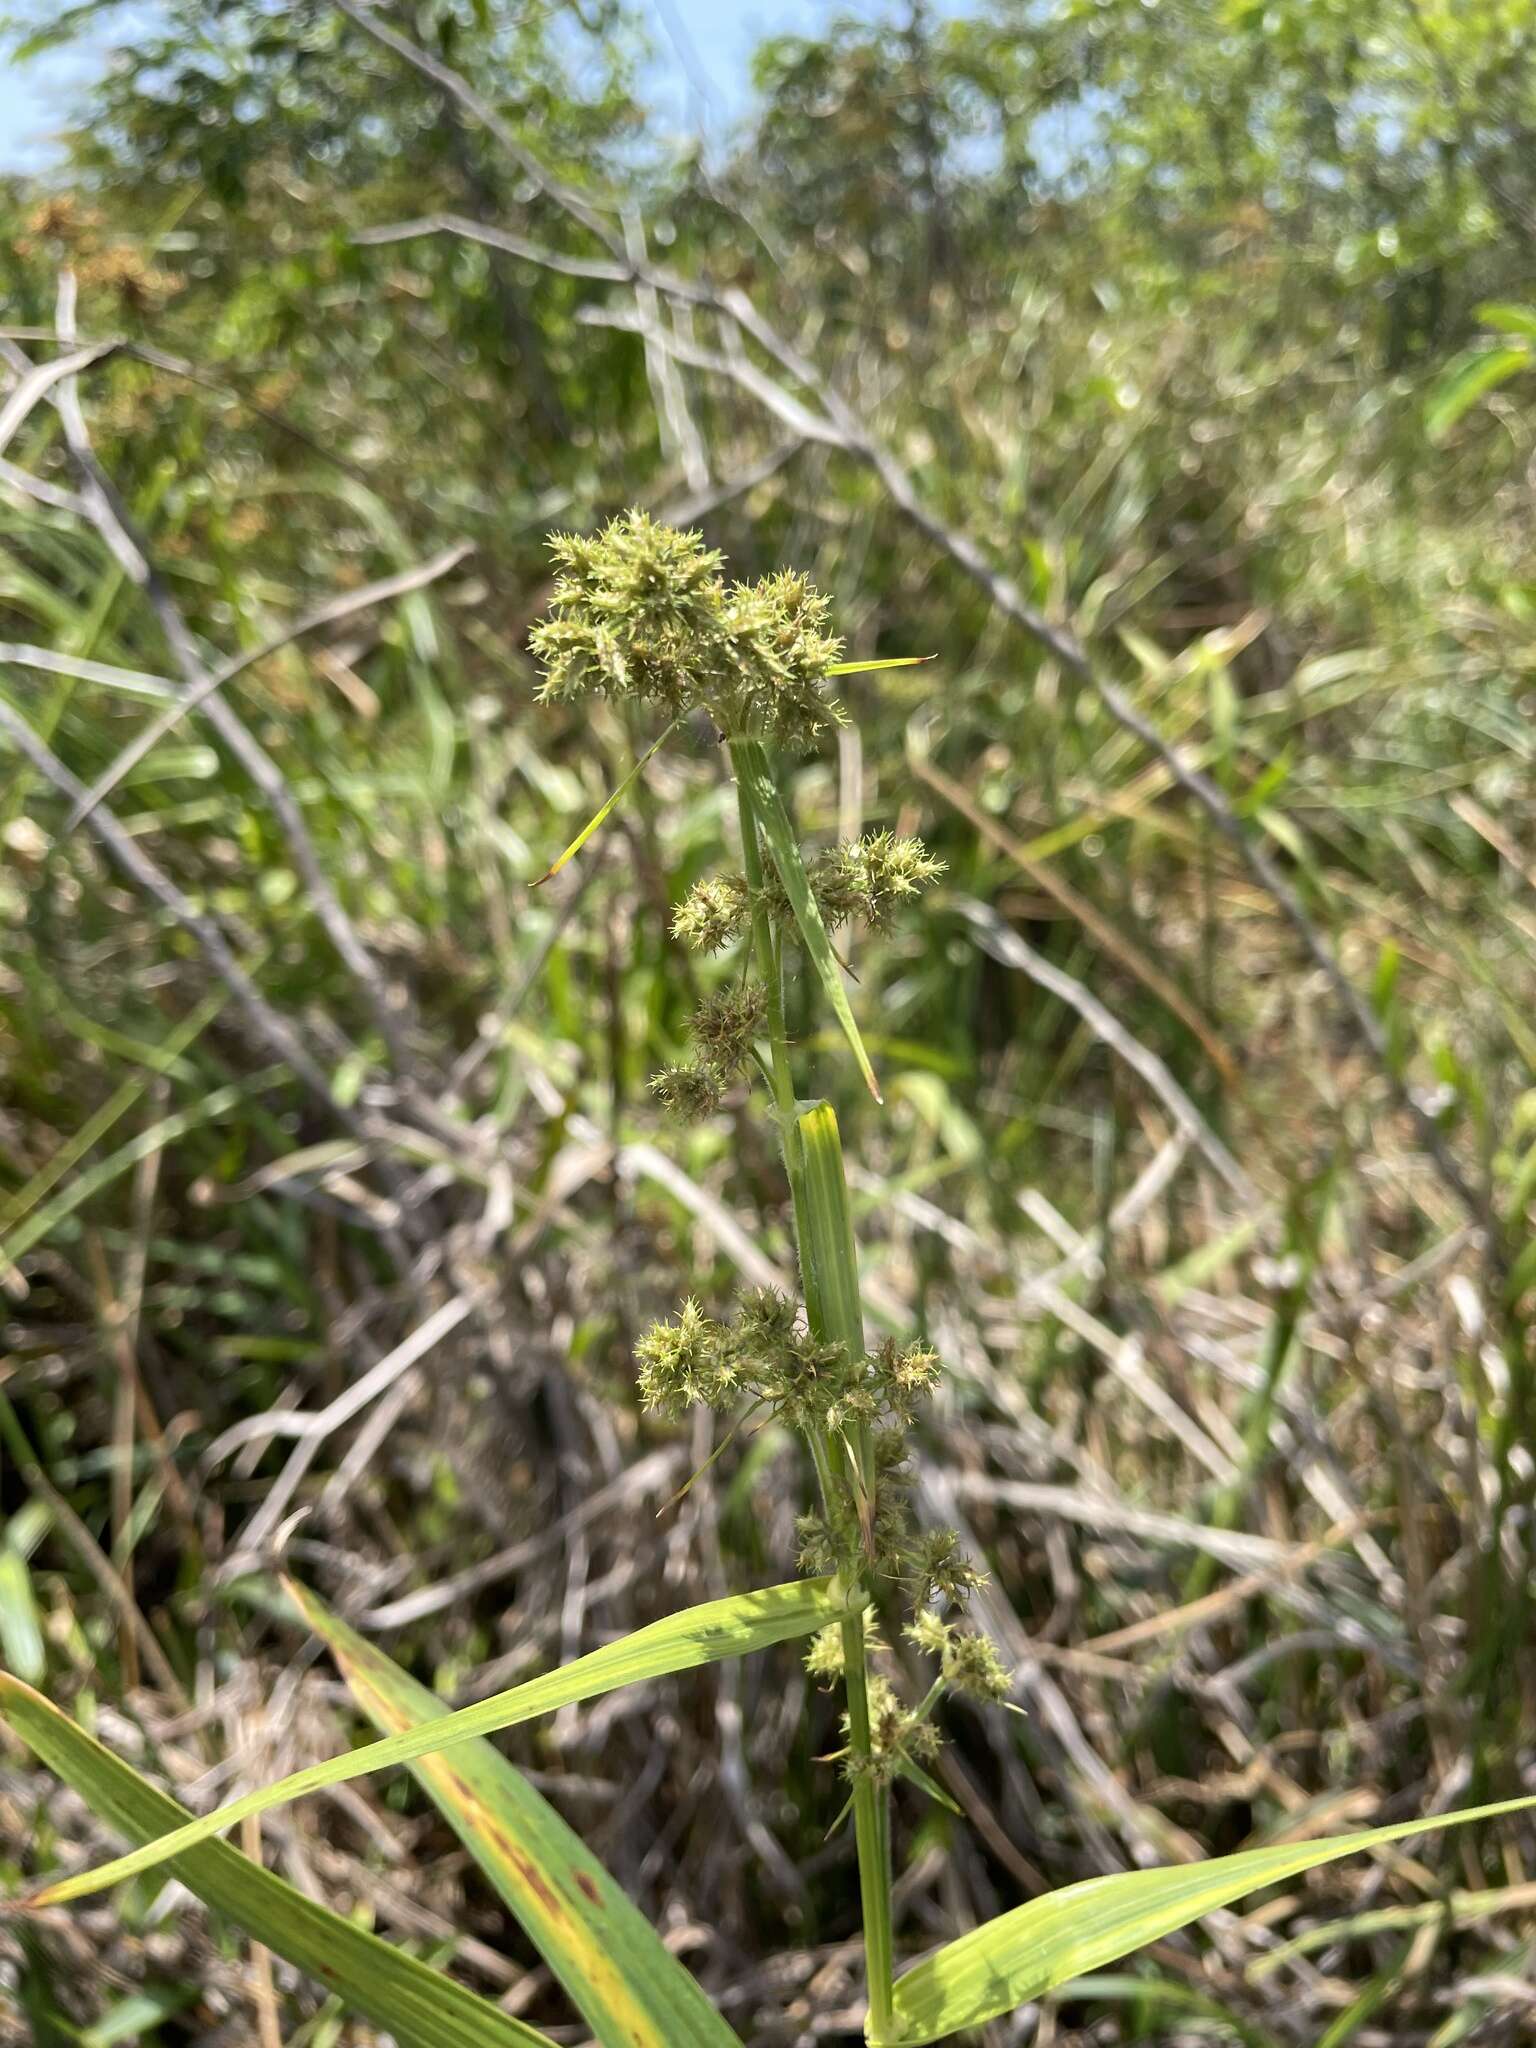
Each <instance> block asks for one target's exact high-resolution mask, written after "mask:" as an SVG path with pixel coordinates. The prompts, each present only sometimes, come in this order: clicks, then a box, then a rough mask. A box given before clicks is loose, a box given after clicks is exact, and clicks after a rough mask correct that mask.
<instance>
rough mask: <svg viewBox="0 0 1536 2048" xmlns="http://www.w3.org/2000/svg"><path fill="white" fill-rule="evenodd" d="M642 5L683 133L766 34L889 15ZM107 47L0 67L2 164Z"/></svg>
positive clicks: (36, 134)
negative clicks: (840, 17)
mask: <svg viewBox="0 0 1536 2048" xmlns="http://www.w3.org/2000/svg"><path fill="white" fill-rule="evenodd" d="M643 4H644V6H645V8H646V10H647V12H648V13H649V16H650V20H651V28H652V33H653V35H654V36H655V39H656V42H657V45H658V49H659V58H658V63H657V70H656V77H655V80H654V91H655V95H656V110H657V116H658V119H660V120H662V121H664V122H666V123H667V124H668V125H669V126H675V127H679V128H685V129H687V130H689V131H690V132H691V131H693V130H695V129H697V128H699V127H700V126H703V127H704V128H705V129H706V130H714V129H716V128H718V127H722V126H726V125H728V124H729V123H730V121H731V120H732V118H733V117H734V116H736V115H737V114H739V113H740V112H741V111H742V108H743V107H744V105H745V103H746V100H747V96H748V66H749V63H750V60H751V55H752V51H753V50H754V48H755V47H756V46H757V44H758V43H759V42H761V41H762V39H763V38H764V37H765V36H769V35H781V34H789V33H795V32H800V33H806V32H808V31H812V30H815V29H817V28H819V27H820V26H821V25H822V24H823V23H824V22H826V21H827V20H828V19H829V18H830V17H831V16H832V15H834V14H844V15H854V16H859V17H863V18H865V19H868V20H876V19H879V18H881V17H884V16H887V15H888V14H889V13H890V12H891V6H890V5H889V4H883V0H643ZM936 11H940V12H942V11H944V10H943V9H942V8H940V9H938V10H936ZM109 47H110V39H109V38H104V39H103V40H102V41H101V42H98V43H97V44H96V45H95V46H94V47H93V48H91V49H87V50H76V51H72V52H69V53H58V54H54V55H51V56H48V57H44V58H40V59H37V60H36V61H34V62H33V63H32V64H30V65H27V66H12V67H11V68H10V69H9V70H7V71H4V72H0V171H3V170H19V169H35V168H38V167H41V166H43V165H46V164H47V163H48V162H49V161H50V160H51V159H52V157H53V156H54V154H55V152H54V151H53V149H52V148H51V147H50V144H49V140H48V138H49V133H50V130H51V129H53V128H55V127H56V126H57V125H58V123H59V121H60V120H61V119H62V118H63V116H64V114H65V112H66V110H67V108H68V105H69V97H70V88H71V86H75V85H78V84H79V83H80V81H81V80H83V79H88V78H89V77H90V75H91V72H92V70H93V68H95V67H96V66H98V65H100V64H101V63H102V62H103V61H104V54H105V50H106V49H107V48H109ZM680 50H681V52H682V53H684V54H680ZM685 58H686V61H685Z"/></svg>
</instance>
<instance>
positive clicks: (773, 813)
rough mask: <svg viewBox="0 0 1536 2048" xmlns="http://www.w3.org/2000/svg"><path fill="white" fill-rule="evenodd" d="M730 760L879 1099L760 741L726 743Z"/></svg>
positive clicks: (866, 1080) (858, 1059) (839, 1016)
mask: <svg viewBox="0 0 1536 2048" xmlns="http://www.w3.org/2000/svg"><path fill="white" fill-rule="evenodd" d="M731 761H732V764H733V766H734V767H735V770H736V774H737V777H738V778H739V779H740V780H741V782H742V783H743V784H744V786H745V788H746V791H747V796H748V799H749V801H750V803H751V806H752V810H753V814H754V815H755V817H756V819H757V822H758V826H759V828H760V829H761V831H762V835H763V837H764V839H765V840H766V841H767V843H768V851H769V854H770V855H771V856H772V859H773V864H774V867H775V868H776V869H777V870H778V876H779V880H780V881H781V882H782V883H783V884H784V893H785V895H786V896H787V897H788V898H789V904H790V908H791V910H793V912H794V914H795V923H796V924H797V925H798V926H799V928H800V938H801V941H802V943H803V945H804V947H805V950H806V952H807V953H808V954H809V955H810V960H811V965H812V966H813V967H814V968H815V969H816V973H817V976H818V978H819V979H820V981H821V985H822V989H823V990H824V992H825V994H826V998H827V1001H828V1002H829V1003H830V1004H831V1006H832V1014H833V1015H834V1016H835V1017H836V1019H837V1021H838V1023H839V1024H840V1025H841V1026H842V1031H843V1036H844V1037H845V1038H846V1039H847V1041H848V1045H849V1049H850V1050H851V1051H852V1053H853V1057H854V1059H855V1061H856V1062H857V1064H858V1069H859V1072H860V1073H861V1074H862V1075H863V1077H864V1085H865V1087H866V1088H867V1089H868V1090H869V1092H870V1094H871V1095H872V1096H873V1097H874V1098H875V1100H876V1102H880V1101H883V1099H884V1098H883V1097H882V1095H881V1093H880V1084H879V1082H878V1081H876V1079H875V1070H874V1068H873V1067H872V1066H871V1065H870V1062H869V1054H868V1053H867V1052H866V1051H865V1050H864V1041H863V1039H862V1038H861V1037H860V1036H859V1027H858V1025H857V1024H856V1023H855V1022H854V1018H853V1011H852V1010H851V1009H850V1007H849V1004H848V995H847V991H846V990H845V989H844V987H843V977H842V973H841V971H840V970H839V968H838V964H837V954H836V953H835V952H834V951H833V947H832V939H831V936H830V934H829V933H828V931H827V927H826V922H825V920H824V919H823V917H822V914H821V905H820V904H819V903H818V902H817V901H816V894H815V891H814V890H813V889H812V887H811V879H810V876H809V875H808V874H807V873H806V871H805V861H804V859H803V858H802V856H801V853H800V842H799V840H798V839H797V838H796V837H795V828H794V825H793V824H792V822H791V820H790V816H789V812H788V811H787V810H786V809H785V808H784V799H783V798H782V797H781V796H780V795H779V792H778V789H777V787H776V785H775V783H774V780H773V775H772V773H771V771H770V769H769V766H768V756H767V753H766V752H765V751H764V748H763V744H762V742H761V740H746V739H738V740H732V742H731Z"/></svg>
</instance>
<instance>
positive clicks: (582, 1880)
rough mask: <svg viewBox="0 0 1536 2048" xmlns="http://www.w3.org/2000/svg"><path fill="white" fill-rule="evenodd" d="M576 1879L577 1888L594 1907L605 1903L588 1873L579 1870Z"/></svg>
mask: <svg viewBox="0 0 1536 2048" xmlns="http://www.w3.org/2000/svg"><path fill="white" fill-rule="evenodd" d="M575 1878H576V1888H577V1890H578V1891H579V1892H580V1893H581V1895H582V1897H583V1898H585V1899H590V1900H591V1901H592V1903H593V1905H594V1906H600V1905H601V1904H602V1903H603V1898H602V1894H601V1892H599V1890H598V1888H597V1886H596V1885H595V1884H594V1883H593V1882H592V1880H591V1878H590V1877H588V1875H587V1873H586V1872H585V1871H584V1870H578V1871H576V1872H575Z"/></svg>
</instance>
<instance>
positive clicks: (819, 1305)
mask: <svg viewBox="0 0 1536 2048" xmlns="http://www.w3.org/2000/svg"><path fill="white" fill-rule="evenodd" d="M797 1124H798V1127H799V1133H800V1156H801V1160H802V1162H803V1173H804V1182H803V1188H804V1208H805V1214H804V1217H803V1218H802V1222H801V1234H800V1256H801V1259H802V1260H803V1262H804V1266H805V1274H804V1279H805V1296H806V1310H807V1313H808V1314H809V1316H810V1321H811V1328H812V1329H813V1330H814V1331H815V1332H816V1335H817V1336H818V1337H820V1338H822V1339H823V1340H825V1341H826V1342H828V1343H833V1344H841V1345H843V1346H844V1347H845V1348H846V1350H847V1352H848V1355H849V1357H850V1358H856V1357H858V1356H859V1354H860V1353H861V1352H862V1351H863V1349H864V1310H863V1307H862V1305H861V1303H860V1298H859V1255H858V1249H857V1247H856V1245H855V1244H854V1238H853V1214H852V1211H851V1209H850V1208H849V1204H848V1181H847V1178H846V1175H845V1174H844V1171H843V1141H842V1138H841V1137H840V1135H839V1133H838V1128H837V1113H836V1111H835V1110H834V1109H833V1107H832V1105H831V1103H830V1102H813V1103H812V1104H811V1105H810V1107H809V1108H808V1109H805V1110H802V1111H801V1113H800V1116H799V1117H798V1119H797Z"/></svg>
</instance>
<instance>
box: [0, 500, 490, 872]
mask: <svg viewBox="0 0 1536 2048" xmlns="http://www.w3.org/2000/svg"><path fill="white" fill-rule="evenodd" d="M473 553H474V544H473V542H471V541H467V540H466V541H459V542H457V543H455V545H454V546H453V547H450V548H444V549H443V551H442V552H441V553H440V554H436V555H434V556H433V557H432V559H431V560H430V561H429V562H419V563H417V564H416V565H415V566H414V567H412V568H409V569H401V570H399V571H398V572H397V573H396V574H395V575H393V576H381V577H380V578H379V579H378V581H377V582H375V583H368V584H365V585H364V586H363V587H362V588H361V589H359V590H348V591H344V592H342V593H341V594H340V595H339V596H337V597H331V598H327V599H326V600H325V602H324V603H323V604H318V605H316V606H315V608H314V609H313V611H308V612H305V613H304V614H303V616H302V617H301V618H297V619H295V620H294V621H293V623H292V624H291V625H289V626H285V627H283V628H282V630H281V631H280V632H277V633H272V634H269V635H268V637H267V638H266V639H265V640H263V641H261V642H260V644H259V645H258V646H255V647H251V648H248V649H247V650H246V652H245V653H244V654H238V655H234V656H232V657H231V659H230V660H228V661H224V662H220V664H219V666H218V667H217V668H215V669H210V670H209V671H208V673H207V674H206V675H204V676H203V677H202V678H201V679H200V680H199V681H198V682H196V683H194V684H193V685H192V686H191V688H189V689H188V690H186V691H185V692H184V693H183V694H182V695H181V696H180V697H178V698H177V699H176V702H175V703H174V704H171V705H168V706H167V708H166V709H165V710H164V711H162V712H161V713H160V715H159V717H158V718H155V719H152V720H151V722H150V723H149V724H148V725H147V726H146V727H145V729H144V730H143V732H141V733H140V734H138V736H137V737H136V738H134V739H132V740H130V741H129V743H128V745H127V746H126V747H124V748H123V750H122V752H121V753H120V754H119V755H118V757H117V759H116V760H115V761H114V762H113V763H112V766H111V767H110V768H108V769H107V771H106V772H105V774H103V775H101V776H99V777H98V779H97V780H96V781H95V782H94V783H92V785H91V787H90V790H89V791H88V792H87V795H86V798H85V802H84V804H83V806H82V807H81V808H80V809H79V810H78V811H72V812H71V813H70V815H69V818H68V820H67V821H66V823H65V826H64V830H65V831H66V833H67V832H73V831H74V829H75V827H76V826H77V825H79V824H81V823H82V822H83V821H84V820H85V819H86V818H88V817H89V816H90V814H91V811H92V809H93V808H94V807H95V806H96V805H97V804H99V803H101V802H102V801H103V800H104V799H105V798H106V797H108V796H110V795H111V793H112V791H113V790H114V789H116V788H117V786H118V784H119V783H120V782H121V781H122V780H123V778H124V777H125V776H126V775H128V774H130V773H131V772H132V771H133V769H134V768H136V767H137V766H138V764H139V762H140V761H142V760H143V759H144V756H145V755H146V754H147V753H149V752H150V751H151V750H152V749H153V748H155V747H157V746H158V745H159V744H160V742H161V740H163V739H164V738H165V736H166V734H167V733H168V732H172V731H174V730H175V728H176V727H177V726H178V725H179V724H180V723H181V721H182V719H184V718H185V717H186V716H187V714H188V713H189V712H192V711H197V710H199V709H201V708H202V707H204V706H205V705H206V704H207V702H208V700H209V698H210V697H212V696H213V694H214V692H215V691H217V690H221V689H222V688H223V687H224V685H225V684H226V683H227V682H230V681H232V680H233V678H234V677H236V676H238V675H241V674H243V673H244V671H245V670H246V669H248V668H254V667H255V666H256V664H257V663H258V662H262V661H265V660H266V659H267V657H268V655H270V654H276V653H277V652H278V650H279V649H280V648H283V647H287V646H289V645H291V643H292V642H293V641H295V640H302V639H303V638H304V637H305V636H306V635H307V634H310V633H314V632H318V631H319V629H320V628H321V627H322V626H331V625H335V624H336V622H337V621H338V620H339V619H347V618H351V617H352V616H353V615H354V614H355V613H357V612H360V611H366V610H367V609H368V607H369V606H370V605H374V604H383V603H385V602H386V601H387V600H388V599H390V598H392V597H404V596H406V595H407V594H408V593H409V592H410V591H413V590H421V589H423V588H424V587H425V586H426V585H427V584H429V583H435V582H437V581H438V579H439V578H440V577H443V576H446V575H447V574H448V572H449V571H450V570H451V569H456V568H457V567H458V565H459V563H460V562H462V561H463V560H464V558H465V556H466V555H471V554H473ZM0 654H3V650H0ZM98 680H101V679H100V678H99V679H98Z"/></svg>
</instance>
